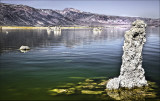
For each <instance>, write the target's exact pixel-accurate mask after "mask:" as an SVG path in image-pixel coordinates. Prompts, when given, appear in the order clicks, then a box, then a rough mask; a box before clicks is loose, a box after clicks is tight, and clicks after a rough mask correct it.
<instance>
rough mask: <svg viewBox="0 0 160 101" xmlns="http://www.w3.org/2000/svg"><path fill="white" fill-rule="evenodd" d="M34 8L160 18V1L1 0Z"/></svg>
mask: <svg viewBox="0 0 160 101" xmlns="http://www.w3.org/2000/svg"><path fill="white" fill-rule="evenodd" d="M1 3H9V4H23V5H28V6H31V7H34V8H41V9H53V10H55V9H57V10H63V9H64V8H75V9H79V10H81V11H86V12H91V13H98V14H105V15H115V16H130V17H145V18H160V0H1Z"/></svg>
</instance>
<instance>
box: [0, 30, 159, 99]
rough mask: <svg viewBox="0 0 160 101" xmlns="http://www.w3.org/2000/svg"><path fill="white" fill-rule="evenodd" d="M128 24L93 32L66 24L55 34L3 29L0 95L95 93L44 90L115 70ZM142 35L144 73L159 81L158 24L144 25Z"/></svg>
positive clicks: (31, 96)
mask: <svg viewBox="0 0 160 101" xmlns="http://www.w3.org/2000/svg"><path fill="white" fill-rule="evenodd" d="M127 29H128V28H106V29H104V30H103V31H102V33H94V32H93V31H92V30H91V29H64V30H62V32H61V33H55V34H54V33H53V32H51V33H48V32H47V31H46V30H2V31H1V32H0V100H11V99H12V100H64V99H65V100H77V99H79V100H93V99H94V100H95V99H98V98H96V96H94V95H83V94H74V95H67V96H66V95H58V96H53V95H50V93H49V92H48V90H50V89H53V88H56V87H57V86H59V85H64V84H66V83H78V82H82V81H84V80H85V79H86V78H95V77H97V78H98V77H99V78H103V77H106V78H107V79H109V78H112V77H116V76H118V75H119V72H120V71H119V70H120V66H121V61H122V60H121V56H122V46H123V42H124V31H126V30H127ZM6 31H7V32H6ZM146 37H147V42H146V43H145V45H144V49H143V68H144V70H145V72H146V73H145V76H146V79H147V80H149V81H153V82H156V83H157V85H160V78H159V75H160V62H159V61H160V39H159V38H160V36H159V28H158V27H157V28H152V27H149V28H147V34H146ZM21 45H28V46H30V47H31V50H30V51H28V52H25V53H24V52H21V51H20V50H18V49H19V47H20V46H21ZM158 92H160V87H158ZM158 95H160V94H159V93H158ZM158 98H159V96H158ZM108 99H109V100H113V99H112V98H110V97H108ZM152 100H153V99H152Z"/></svg>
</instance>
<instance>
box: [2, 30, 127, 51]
mask: <svg viewBox="0 0 160 101" xmlns="http://www.w3.org/2000/svg"><path fill="white" fill-rule="evenodd" d="M111 30H112V29H111V28H107V29H103V31H101V32H96V33H95V32H93V31H91V29H90V30H88V29H74V30H73V29H64V30H62V31H61V30H53V31H51V30H47V31H46V30H3V31H2V32H1V37H0V50H1V53H2V52H4V51H6V50H15V49H18V48H19V47H20V46H21V45H27V46H30V47H32V48H34V47H43V46H50V45H53V46H54V45H56V46H57V45H60V44H61V45H62V43H63V45H64V46H66V47H74V46H76V45H84V44H89V43H90V42H93V41H95V40H97V41H99V42H100V41H103V40H112V39H118V38H123V32H124V30H126V29H124V28H123V29H115V31H114V32H113V33H112V34H111V33H110V31H111ZM6 31H8V34H6ZM53 43H56V44H53Z"/></svg>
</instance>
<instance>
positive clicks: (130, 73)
mask: <svg viewBox="0 0 160 101" xmlns="http://www.w3.org/2000/svg"><path fill="white" fill-rule="evenodd" d="M145 28H146V24H145V23H144V22H143V21H141V20H136V21H135V22H133V24H132V27H131V29H130V30H129V31H126V33H125V41H124V46H123V51H124V53H123V56H122V65H121V70H120V75H119V77H117V78H113V79H111V80H109V82H108V83H107V85H106V88H107V89H118V88H120V87H126V88H134V87H142V86H146V85H147V81H146V79H145V76H144V73H145V72H144V69H143V68H142V49H143V45H144V43H145V42H146V38H145V34H146V33H145Z"/></svg>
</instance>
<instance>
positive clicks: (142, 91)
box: [49, 79, 157, 101]
mask: <svg viewBox="0 0 160 101" xmlns="http://www.w3.org/2000/svg"><path fill="white" fill-rule="evenodd" d="M115 80H116V79H115ZM108 81H109V80H108ZM108 81H106V79H86V80H84V81H83V82H79V83H77V84H73V83H67V84H66V85H64V86H57V88H55V89H51V90H49V95H52V96H58V95H67V96H69V95H71V96H72V95H80V96H81V94H83V95H94V97H95V98H98V99H99V100H113V99H114V100H123V101H139V100H145V99H146V98H156V97H157V93H156V89H157V86H156V84H155V83H154V82H149V81H148V86H145V87H137V88H134V89H128V88H120V89H113V90H109V89H106V90H104V89H105V86H106V83H107V82H108Z"/></svg>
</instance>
